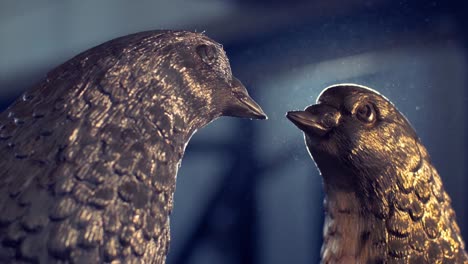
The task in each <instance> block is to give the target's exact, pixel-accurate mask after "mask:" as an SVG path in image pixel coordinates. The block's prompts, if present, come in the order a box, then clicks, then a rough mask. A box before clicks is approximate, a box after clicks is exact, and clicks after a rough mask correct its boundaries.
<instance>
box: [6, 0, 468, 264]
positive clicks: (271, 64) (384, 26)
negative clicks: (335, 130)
mask: <svg viewBox="0 0 468 264" xmlns="http://www.w3.org/2000/svg"><path fill="white" fill-rule="evenodd" d="M465 11H466V9H465V8H464V6H463V2H461V1H459V2H458V1H456V2H448V1H416V0H413V1H409V0H408V1H390V0H374V1H365V0H364V1H357V0H348V1H340V0H329V1H305V0H294V1H279V0H275V1H266V0H198V1H188V0H185V1H184V0H172V1H162V0H161V1H149V0H144V1H138V2H136V1H135V2H131V1H125V0H100V1H91V0H82V1H58V0H36V1H25V0H17V1H11V2H7V1H4V0H2V1H1V2H0V108H1V109H4V108H6V107H7V106H8V105H9V103H11V101H12V100H13V99H14V98H15V97H17V96H18V95H19V94H20V93H21V92H22V91H24V90H25V89H27V88H28V87H30V86H32V84H34V83H35V82H37V81H39V80H40V79H41V78H42V77H43V76H44V75H45V74H46V73H47V72H48V71H49V70H51V69H52V68H53V67H55V66H57V65H58V64H60V63H61V62H64V61H66V60H67V59H69V58H71V57H72V56H73V55H76V54H77V53H79V52H81V51H84V50H86V49H88V48H90V47H92V46H95V45H97V44H99V43H102V42H104V41H106V40H109V39H112V38H114V37H117V36H121V35H126V34H129V33H134V32H138V31H143V30H149V29H167V28H171V29H187V30H196V31H199V32H201V31H205V32H206V34H207V35H208V36H210V37H212V38H214V39H215V40H217V41H218V42H221V43H222V44H224V48H225V50H226V51H227V54H228V56H229V58H230V61H231V64H232V68H233V72H234V74H235V75H236V76H237V77H238V78H239V79H241V80H242V81H243V82H244V84H245V85H246V86H247V87H248V89H249V90H250V92H251V94H252V95H253V97H254V98H256V99H257V101H258V102H259V103H260V104H261V105H262V106H263V107H264V110H265V111H266V112H267V113H268V115H269V118H270V119H269V120H268V121H263V122H261V121H249V120H238V119H233V118H222V119H220V120H218V121H216V122H214V123H212V124H210V125H209V126H208V127H206V128H204V129H202V130H201V131H199V132H198V133H197V134H196V135H195V136H194V137H193V138H192V140H191V142H190V144H189V145H188V148H187V152H186V155H185V157H184V160H183V164H182V168H181V170H180V172H179V176H178V183H177V184H178V185H177V191H176V195H175V196H176V197H175V210H174V214H173V217H172V223H171V225H172V244H171V250H170V256H169V260H168V263H170V264H185V263H187V264H189V263H190V264H198V263H227V264H230V263H246V264H251V263H252V264H253V263H269V264H275V263H297V264H300V263H317V262H318V261H319V251H320V245H321V236H322V220H323V218H322V195H323V194H322V190H321V179H320V176H319V174H318V171H317V169H316V168H315V166H314V163H313V162H312V161H311V160H310V158H309V156H308V154H307V152H306V149H305V146H304V144H303V137H302V133H300V132H299V130H297V129H296V128H295V127H294V126H293V125H292V124H291V123H289V122H288V121H287V120H286V119H285V118H284V114H285V112H286V111H288V110H292V109H302V108H304V107H305V106H306V105H309V104H311V103H313V102H315V98H316V97H317V95H318V94H319V93H320V91H321V90H322V89H323V88H325V87H326V86H328V85H331V84H335V83H343V82H354V83H359V84H362V85H367V86H370V87H373V88H375V89H377V90H378V91H380V92H381V93H383V94H384V95H385V96H387V97H388V98H389V99H390V100H392V101H393V102H394V103H395V104H396V105H397V106H398V107H399V109H400V110H401V111H402V112H403V113H404V114H405V115H406V116H407V117H408V118H409V120H410V121H411V122H412V124H413V125H414V127H415V128H416V130H417V131H418V133H419V136H420V137H421V138H422V140H423V142H424V143H425V144H426V146H427V148H428V149H429V152H430V154H431V156H432V159H433V162H434V163H435V165H436V167H437V168H438V170H439V172H440V174H441V175H442V178H443V181H444V184H445V187H446V189H447V190H448V192H449V194H450V195H451V197H452V199H453V205H454V207H455V210H456V212H457V217H458V221H459V224H460V226H461V229H462V232H463V234H464V237H465V238H468V204H467V203H466V197H467V191H466V190H465V188H466V187H467V182H468V179H467V175H466V172H467V165H465V164H466V162H467V146H468V144H467V140H466V134H467V127H466V123H467V122H466V121H467V120H468V118H467V116H466V111H467V103H468V94H467V92H466V87H467V86H468V79H467V72H468V38H467V37H468V32H467V29H468V25H467V19H466V18H465V13H466V12H465ZM0 158H1V157H0Z"/></svg>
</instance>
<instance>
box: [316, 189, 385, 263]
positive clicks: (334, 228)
mask: <svg viewBox="0 0 468 264" xmlns="http://www.w3.org/2000/svg"><path fill="white" fill-rule="evenodd" d="M362 208H363V206H362V204H361V201H360V199H359V198H358V197H357V195H356V193H355V192H345V191H342V190H333V189H331V190H330V189H328V190H327V195H326V198H325V201H324V209H325V221H324V228H323V236H324V237H323V245H322V252H321V257H322V263H366V262H365V260H366V259H368V256H369V253H370V252H368V251H369V248H371V247H370V245H368V244H369V243H370V242H369V241H370V239H369V236H370V234H371V232H375V231H377V230H372V227H373V223H374V222H375V220H376V219H373V216H368V215H365V214H363V213H362V212H363V209H362ZM371 218H372V219H371Z"/></svg>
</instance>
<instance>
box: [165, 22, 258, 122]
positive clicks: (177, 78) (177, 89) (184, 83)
mask: <svg viewBox="0 0 468 264" xmlns="http://www.w3.org/2000/svg"><path fill="white" fill-rule="evenodd" d="M161 38H165V41H164V42H162V41H160V42H161V43H162V44H161V45H162V46H160V47H158V49H157V50H156V52H157V53H159V54H158V56H156V58H162V59H157V63H158V66H159V67H158V69H160V70H156V74H159V75H158V76H156V77H157V78H158V79H159V80H164V81H165V82H166V83H168V82H170V83H171V84H175V85H168V86H165V87H164V89H163V90H164V91H163V93H165V92H167V93H173V94H174V95H175V96H177V97H178V98H182V100H183V101H184V102H183V103H184V105H185V106H186V109H187V110H188V111H193V112H197V113H198V114H197V116H205V117H208V119H210V120H209V121H211V120H213V119H215V118H217V117H219V116H232V117H241V118H252V119H266V118H267V116H266V114H265V113H264V112H263V110H262V108H261V107H260V106H259V105H258V104H257V103H256V102H255V101H254V100H253V99H252V98H251V97H250V96H249V93H248V92H247V89H246V88H245V86H244V85H243V84H242V83H241V82H240V81H239V80H238V79H237V78H236V77H234V76H233V75H232V72H231V67H230V64H229V60H228V58H227V56H226V53H225V51H224V50H223V47H222V45H221V44H219V43H217V42H215V41H213V40H212V39H210V38H208V37H207V36H205V35H204V34H202V33H194V32H187V31H175V32H168V33H166V34H163V36H161Z"/></svg>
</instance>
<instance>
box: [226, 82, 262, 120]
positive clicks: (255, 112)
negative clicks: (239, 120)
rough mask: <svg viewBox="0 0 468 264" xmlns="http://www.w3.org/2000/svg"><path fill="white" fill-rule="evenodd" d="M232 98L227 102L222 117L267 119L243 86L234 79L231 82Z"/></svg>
mask: <svg viewBox="0 0 468 264" xmlns="http://www.w3.org/2000/svg"><path fill="white" fill-rule="evenodd" d="M231 85H232V87H235V89H233V91H235V92H233V94H232V95H233V97H234V98H230V99H231V100H228V102H227V107H226V109H225V110H224V115H226V116H234V117H243V118H253V119H267V118H268V117H267V115H266V114H265V112H263V110H262V108H261V107H260V106H259V105H258V104H257V102H255V101H254V100H253V99H252V97H250V96H249V94H248V92H247V89H246V88H245V86H244V85H243V84H242V83H241V82H240V81H239V80H238V79H236V78H234V77H233V80H232V84H231Z"/></svg>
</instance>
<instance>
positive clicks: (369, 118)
mask: <svg viewBox="0 0 468 264" xmlns="http://www.w3.org/2000/svg"><path fill="white" fill-rule="evenodd" d="M356 116H357V118H358V119H359V120H361V121H362V122H366V123H372V122H374V121H375V117H376V113H375V109H374V106H373V105H372V104H370V103H367V104H364V105H361V106H359V108H358V109H357V111H356Z"/></svg>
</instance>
